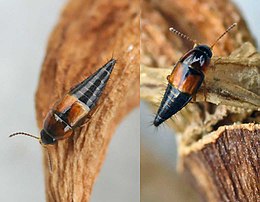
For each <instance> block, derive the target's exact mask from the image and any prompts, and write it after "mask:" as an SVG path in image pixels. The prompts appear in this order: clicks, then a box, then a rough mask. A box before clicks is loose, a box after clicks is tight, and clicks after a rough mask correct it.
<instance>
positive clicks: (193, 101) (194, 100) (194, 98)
mask: <svg viewBox="0 0 260 202" xmlns="http://www.w3.org/2000/svg"><path fill="white" fill-rule="evenodd" d="M190 102H191V103H195V102H196V94H194V95H193V96H192V100H191V101H190Z"/></svg>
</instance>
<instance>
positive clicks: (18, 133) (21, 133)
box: [9, 132, 40, 140]
mask: <svg viewBox="0 0 260 202" xmlns="http://www.w3.org/2000/svg"><path fill="white" fill-rule="evenodd" d="M16 135H25V136H29V137H32V138H35V139H37V140H40V138H39V137H37V136H34V135H31V134H29V133H24V132H17V133H13V134H11V135H9V137H13V136H16Z"/></svg>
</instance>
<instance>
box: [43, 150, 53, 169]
mask: <svg viewBox="0 0 260 202" xmlns="http://www.w3.org/2000/svg"><path fill="white" fill-rule="evenodd" d="M44 149H46V151H47V154H48V162H49V169H50V173H52V161H51V155H50V152H49V150H48V148H47V147H46V146H44Z"/></svg>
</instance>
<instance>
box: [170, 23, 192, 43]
mask: <svg viewBox="0 0 260 202" xmlns="http://www.w3.org/2000/svg"><path fill="white" fill-rule="evenodd" d="M169 30H170V32H172V33H174V34H176V35H178V36H180V37H181V38H184V39H186V40H188V41H191V42H192V43H193V44H194V45H196V44H197V41H196V40H194V39H191V38H190V37H188V36H187V35H185V34H183V33H181V32H179V31H178V30H176V29H174V28H173V27H170V28H169Z"/></svg>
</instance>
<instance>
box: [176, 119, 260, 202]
mask: <svg viewBox="0 0 260 202" xmlns="http://www.w3.org/2000/svg"><path fill="white" fill-rule="evenodd" d="M259 148H260V125H259V124H239V125H232V126H222V127H220V128H219V129H218V130H217V131H215V132H212V133H210V134H208V135H207V136H204V137H203V138H202V139H200V141H198V142H196V143H194V144H192V145H190V146H188V147H187V146H184V145H183V147H181V151H180V153H181V157H182V159H183V169H184V170H185V172H186V174H188V176H189V177H190V178H191V180H194V181H196V183H197V185H198V187H199V190H200V191H201V196H203V198H204V200H207V201H254V202H255V201H259V196H260V162H259V159H260V149H259Z"/></svg>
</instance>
